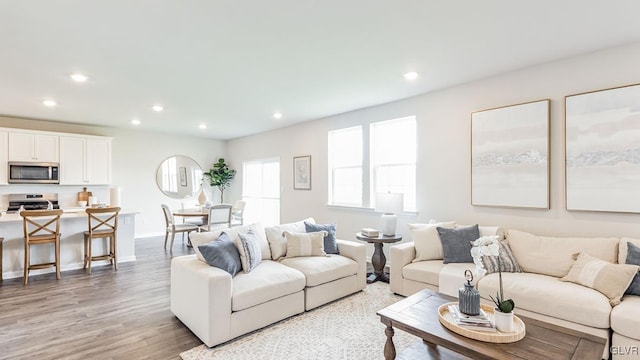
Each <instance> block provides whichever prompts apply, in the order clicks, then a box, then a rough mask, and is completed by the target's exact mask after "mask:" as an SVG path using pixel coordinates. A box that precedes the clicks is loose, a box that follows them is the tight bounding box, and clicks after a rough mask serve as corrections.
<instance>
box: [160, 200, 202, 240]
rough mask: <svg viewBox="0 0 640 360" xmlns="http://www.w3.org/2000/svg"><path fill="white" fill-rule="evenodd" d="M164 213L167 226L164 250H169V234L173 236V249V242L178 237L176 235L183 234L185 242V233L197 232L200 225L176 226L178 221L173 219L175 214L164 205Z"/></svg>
mask: <svg viewBox="0 0 640 360" xmlns="http://www.w3.org/2000/svg"><path fill="white" fill-rule="evenodd" d="M162 212H163V213H164V220H165V223H166V225H167V227H166V229H165V234H164V248H165V249H166V248H167V239H168V238H169V234H171V246H170V249H173V240H174V239H175V237H176V233H182V241H184V233H187V234H188V233H190V232H191V231H197V230H198V225H195V224H176V220H175V218H174V217H173V213H172V212H171V209H169V207H168V206H167V205H165V204H162Z"/></svg>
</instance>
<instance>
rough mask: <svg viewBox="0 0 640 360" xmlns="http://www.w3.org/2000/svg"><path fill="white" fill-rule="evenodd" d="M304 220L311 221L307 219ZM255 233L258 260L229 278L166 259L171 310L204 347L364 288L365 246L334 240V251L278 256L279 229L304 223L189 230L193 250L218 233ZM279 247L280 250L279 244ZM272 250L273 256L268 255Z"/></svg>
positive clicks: (193, 260)
mask: <svg viewBox="0 0 640 360" xmlns="http://www.w3.org/2000/svg"><path fill="white" fill-rule="evenodd" d="M306 221H308V222H309V221H310V222H313V219H307V220H306ZM250 229H252V230H253V231H254V233H256V234H260V236H259V238H260V239H261V250H262V261H261V262H260V263H259V264H258V265H257V266H256V267H255V268H254V269H252V270H251V272H249V273H244V272H239V273H238V274H236V275H235V276H232V275H231V274H230V273H228V272H226V271H224V270H221V269H219V268H216V267H213V266H210V265H208V264H207V263H206V262H204V261H202V260H200V259H198V256H200V255H198V254H194V255H187V256H180V257H176V258H174V259H173V260H172V262H171V311H172V312H173V314H175V316H176V317H178V319H180V321H182V322H183V323H184V324H185V325H186V326H187V327H188V328H189V329H190V330H191V331H192V332H193V333H194V334H195V335H196V336H198V337H199V338H200V340H202V341H203V342H204V343H205V344H206V345H207V346H210V347H211V346H215V345H218V344H221V343H223V342H225V341H228V340H231V339H233V338H235V337H238V336H240V335H243V334H246V333H248V332H251V331H254V330H257V329H260V328H262V327H264V326H267V325H269V324H272V323H275V322H277V321H279V320H282V319H285V318H287V317H290V316H293V315H296V314H299V313H302V312H304V311H305V310H311V309H313V308H315V307H318V306H320V305H323V304H326V303H328V302H330V301H333V300H336V299H339V298H341V297H344V296H347V295H349V294H353V293H355V292H358V291H360V290H362V289H364V287H365V286H366V247H365V245H364V244H359V243H355V242H350V241H344V240H337V244H338V251H339V255H333V254H331V255H328V256H326V257H325V256H309V257H292V258H287V257H286V256H285V257H283V258H280V256H279V255H281V254H282V252H283V251H286V243H283V241H284V239H283V238H282V237H281V234H282V233H283V231H285V230H286V231H289V232H299V233H303V232H305V225H304V222H302V221H301V222H297V223H291V224H284V225H280V226H277V227H272V228H267V229H263V228H262V227H261V226H260V225H259V224H251V225H246V226H242V227H234V228H232V229H223V230H219V231H212V232H206V233H192V234H191V237H190V238H191V241H192V243H193V246H194V249H196V248H197V246H198V245H199V244H203V243H207V242H209V241H212V240H215V239H216V238H217V237H218V236H219V235H220V233H221V232H222V231H225V232H227V233H228V234H231V235H232V236H237V234H238V233H242V234H244V233H247V232H248V231H249V230H250ZM283 246H284V248H283ZM272 249H273V250H274V251H273V252H274V253H278V254H279V255H278V256H277V257H276V258H275V259H274V258H273V257H272Z"/></svg>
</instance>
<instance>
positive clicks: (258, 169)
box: [242, 159, 280, 226]
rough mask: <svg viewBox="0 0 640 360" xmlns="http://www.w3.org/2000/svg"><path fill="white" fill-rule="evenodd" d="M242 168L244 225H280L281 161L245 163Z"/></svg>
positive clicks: (265, 160) (269, 160)
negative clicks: (256, 223) (257, 223)
mask: <svg viewBox="0 0 640 360" xmlns="http://www.w3.org/2000/svg"><path fill="white" fill-rule="evenodd" d="M242 168H243V176H242V199H243V200H244V201H246V206H245V210H244V214H243V216H244V223H245V224H251V223H254V222H260V223H262V224H263V225H265V226H273V225H277V224H280V160H279V159H264V160H252V161H245V162H244V163H243V167H242Z"/></svg>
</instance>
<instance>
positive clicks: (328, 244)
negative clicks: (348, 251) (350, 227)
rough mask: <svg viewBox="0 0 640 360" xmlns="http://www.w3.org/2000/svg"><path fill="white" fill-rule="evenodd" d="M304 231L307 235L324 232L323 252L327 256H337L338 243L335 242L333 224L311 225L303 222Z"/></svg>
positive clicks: (334, 227)
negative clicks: (325, 233)
mask: <svg viewBox="0 0 640 360" xmlns="http://www.w3.org/2000/svg"><path fill="white" fill-rule="evenodd" d="M304 228H305V231H306V232H308V233H311V232H318V231H326V232H327V235H326V236H325V237H324V252H325V253H327V254H338V242H337V241H336V225H335V224H326V225H323V224H312V223H308V222H306V221H305V222H304Z"/></svg>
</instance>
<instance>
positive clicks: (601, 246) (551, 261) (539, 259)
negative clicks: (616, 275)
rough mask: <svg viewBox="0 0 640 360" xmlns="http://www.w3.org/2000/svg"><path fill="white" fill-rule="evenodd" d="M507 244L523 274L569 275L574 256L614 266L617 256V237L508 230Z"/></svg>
mask: <svg viewBox="0 0 640 360" xmlns="http://www.w3.org/2000/svg"><path fill="white" fill-rule="evenodd" d="M507 241H508V242H509V247H511V252H513V256H515V258H516V260H517V261H518V264H520V267H521V268H522V271H524V272H529V273H536V274H543V275H550V276H555V277H558V278H560V277H563V276H565V275H567V273H568V272H569V269H570V268H571V265H573V262H574V261H575V260H574V259H573V255H574V254H578V253H581V252H585V253H587V254H589V255H591V256H595V257H597V258H599V259H602V260H605V261H608V262H611V263H614V262H616V259H617V257H618V242H619V240H618V239H617V238H589V237H581V238H568V237H549V236H536V235H533V234H530V233H526V232H524V231H518V230H509V231H508V232H507Z"/></svg>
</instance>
